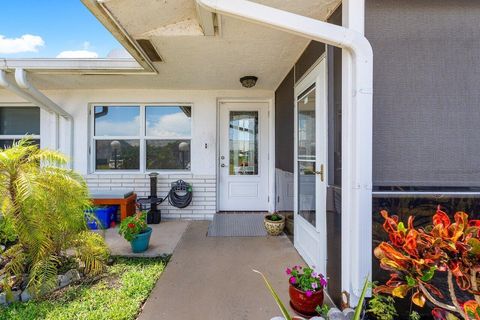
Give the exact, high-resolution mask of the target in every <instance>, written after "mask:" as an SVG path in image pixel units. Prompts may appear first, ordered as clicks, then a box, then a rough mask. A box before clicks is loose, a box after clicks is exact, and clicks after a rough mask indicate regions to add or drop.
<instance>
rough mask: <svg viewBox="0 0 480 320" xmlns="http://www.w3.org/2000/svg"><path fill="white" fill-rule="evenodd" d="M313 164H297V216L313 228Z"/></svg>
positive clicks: (314, 209)
mask: <svg viewBox="0 0 480 320" xmlns="http://www.w3.org/2000/svg"><path fill="white" fill-rule="evenodd" d="M315 190H316V188H315V162H313V161H299V162H298V214H299V215H300V216H301V217H303V218H304V219H305V220H307V221H308V222H309V223H310V224H311V225H313V226H315V225H316V224H315V222H316V214H315V212H316V199H315V198H316V197H315V194H316V192H315Z"/></svg>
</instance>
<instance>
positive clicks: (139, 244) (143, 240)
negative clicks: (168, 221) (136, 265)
mask: <svg viewBox="0 0 480 320" xmlns="http://www.w3.org/2000/svg"><path fill="white" fill-rule="evenodd" d="M151 235H152V228H150V227H147V229H146V230H145V232H143V233H139V234H137V236H136V237H135V239H133V240H132V241H130V244H131V246H132V251H133V252H134V253H141V252H145V251H147V249H148V245H149V244H150V236H151Z"/></svg>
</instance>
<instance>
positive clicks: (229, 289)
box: [139, 221, 304, 320]
mask: <svg viewBox="0 0 480 320" xmlns="http://www.w3.org/2000/svg"><path fill="white" fill-rule="evenodd" d="M208 224H209V222H207V221H192V222H190V225H189V226H188V228H187V230H186V232H185V233H184V235H183V237H182V238H181V240H180V242H179V243H178V246H177V248H176V249H175V251H174V254H173V257H172V260H171V261H170V262H169V264H168V265H167V268H166V270H165V271H164V273H163V274H162V276H161V278H160V280H159V281H158V282H157V284H156V286H155V288H154V289H153V291H152V294H151V295H150V297H149V299H148V300H147V302H146V303H145V305H144V308H143V311H142V313H141V315H140V316H139V319H140V320H151V319H165V320H167V319H168V320H169V319H175V320H210V319H212V320H249V319H251V320H269V319H270V318H272V317H274V316H278V315H280V312H279V311H278V309H277V306H276V304H275V302H274V300H273V298H272V297H271V296H270V293H269V292H268V290H267V289H266V287H265V285H264V282H263V280H262V279H261V277H260V275H258V274H256V273H254V272H252V269H257V270H260V271H262V272H263V273H264V274H265V275H266V276H267V278H268V279H269V280H270V282H271V284H272V286H273V287H274V288H275V289H276V290H277V293H278V294H279V295H280V297H281V299H282V300H283V301H284V303H285V304H288V301H289V299H288V282H287V277H286V275H285V272H284V271H285V268H286V267H287V266H293V265H295V264H304V262H303V260H302V259H301V257H300V256H299V255H298V253H297V251H296V250H295V249H294V247H293V245H292V243H291V242H290V241H289V240H288V239H287V237H285V236H281V237H242V238H231V237H222V238H218V237H206V233H207V229H208ZM292 314H293V312H292Z"/></svg>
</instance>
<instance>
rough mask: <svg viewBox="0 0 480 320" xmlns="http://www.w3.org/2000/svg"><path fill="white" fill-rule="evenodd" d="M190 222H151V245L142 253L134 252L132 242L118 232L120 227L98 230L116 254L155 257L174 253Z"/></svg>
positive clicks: (111, 250)
mask: <svg viewBox="0 0 480 320" xmlns="http://www.w3.org/2000/svg"><path fill="white" fill-rule="evenodd" d="M188 224H189V222H188V221H180V220H175V221H162V222H161V223H160V224H150V225H149V227H151V228H152V236H151V238H150V246H149V247H148V250H147V251H145V252H142V253H133V252H132V249H131V246H130V243H129V242H128V241H127V240H125V239H124V238H123V237H122V236H121V235H119V234H118V227H116V228H111V229H107V230H98V231H96V232H98V233H100V234H102V235H103V237H104V238H105V242H106V243H107V245H108V247H109V248H110V252H111V254H112V255H114V256H123V257H148V258H154V257H161V256H164V255H170V254H172V253H173V250H174V249H175V247H176V246H177V244H178V241H180V238H181V237H182V235H183V233H184V232H185V230H186V229H187V227H188Z"/></svg>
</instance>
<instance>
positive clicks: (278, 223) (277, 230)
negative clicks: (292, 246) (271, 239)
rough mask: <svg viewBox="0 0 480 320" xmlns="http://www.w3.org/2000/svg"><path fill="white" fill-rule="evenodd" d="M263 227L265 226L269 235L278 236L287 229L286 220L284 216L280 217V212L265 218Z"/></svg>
mask: <svg viewBox="0 0 480 320" xmlns="http://www.w3.org/2000/svg"><path fill="white" fill-rule="evenodd" d="M263 225H264V226H265V230H267V233H268V235H270V236H278V235H280V234H281V233H282V232H283V229H284V228H285V218H284V217H283V216H282V215H279V214H278V212H274V213H272V214H268V215H266V216H265V219H263Z"/></svg>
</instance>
